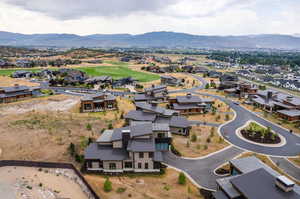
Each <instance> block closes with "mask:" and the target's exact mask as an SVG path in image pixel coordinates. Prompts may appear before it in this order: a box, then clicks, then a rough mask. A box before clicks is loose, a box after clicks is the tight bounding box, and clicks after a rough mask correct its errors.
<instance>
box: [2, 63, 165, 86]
mask: <svg viewBox="0 0 300 199" xmlns="http://www.w3.org/2000/svg"><path fill="white" fill-rule="evenodd" d="M105 63H107V64H112V66H96V67H77V68H76V69H78V70H81V71H83V72H86V73H87V74H88V75H89V76H102V75H108V76H111V77H112V78H113V79H120V78H123V77H129V76H130V77H133V78H134V79H137V80H139V81H140V82H149V81H154V80H157V79H159V75H155V74H149V73H144V72H139V71H134V70H132V69H130V68H129V67H128V64H127V63H123V62H114V61H106V62H105ZM17 70H24V71H31V72H38V71H41V70H42V69H40V68H33V69H32V68H31V69H0V75H4V76H10V75H11V74H12V73H13V72H15V71H17ZM51 70H54V69H51Z"/></svg>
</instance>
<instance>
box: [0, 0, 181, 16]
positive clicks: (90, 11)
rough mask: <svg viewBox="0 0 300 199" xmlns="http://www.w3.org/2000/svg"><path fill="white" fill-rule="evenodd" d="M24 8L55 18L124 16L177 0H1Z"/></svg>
mask: <svg viewBox="0 0 300 199" xmlns="http://www.w3.org/2000/svg"><path fill="white" fill-rule="evenodd" d="M2 1H3V2H4V3H7V4H11V5H15V6H18V7H21V8H23V9H26V10H30V11H34V12H40V13H43V14H45V15H47V16H50V17H54V18H57V19H62V20H68V19H78V18H82V17H86V16H125V15H129V14H131V13H134V12H153V11H157V10H161V9H164V8H165V7H168V6H169V5H172V4H176V3H177V2H178V1H179V0H2Z"/></svg>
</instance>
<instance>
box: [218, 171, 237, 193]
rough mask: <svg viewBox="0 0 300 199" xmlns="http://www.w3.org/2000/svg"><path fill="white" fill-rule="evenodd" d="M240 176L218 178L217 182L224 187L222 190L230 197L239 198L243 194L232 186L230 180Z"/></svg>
mask: <svg viewBox="0 0 300 199" xmlns="http://www.w3.org/2000/svg"><path fill="white" fill-rule="evenodd" d="M236 177H238V176H229V177H226V178H219V179H217V180H216V182H217V184H218V185H219V186H220V187H221V188H222V190H223V191H224V192H225V193H226V194H227V195H228V196H229V197H230V198H237V197H239V196H241V194H240V193H239V192H238V191H237V190H236V189H235V188H234V187H233V186H232V184H231V182H230V180H231V179H233V178H236Z"/></svg>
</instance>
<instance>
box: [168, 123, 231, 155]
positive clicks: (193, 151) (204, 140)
mask: <svg viewBox="0 0 300 199" xmlns="http://www.w3.org/2000/svg"><path fill="white" fill-rule="evenodd" d="M173 145H174V147H175V148H176V149H177V150H178V151H179V152H180V153H181V155H182V156H184V157H192V158H195V157H200V156H205V155H208V154H210V153H212V152H215V151H219V150H221V149H223V148H225V147H227V146H228V143H227V142H225V141H224V139H223V138H221V137H220V136H219V135H218V133H217V128H216V127H209V126H202V125H201V126H194V127H193V128H192V130H191V133H190V136H189V137H184V136H179V135H173Z"/></svg>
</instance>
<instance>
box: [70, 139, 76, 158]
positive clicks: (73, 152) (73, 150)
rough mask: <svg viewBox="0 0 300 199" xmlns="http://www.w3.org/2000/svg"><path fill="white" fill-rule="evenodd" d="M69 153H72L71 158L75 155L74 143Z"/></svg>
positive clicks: (71, 144)
mask: <svg viewBox="0 0 300 199" xmlns="http://www.w3.org/2000/svg"><path fill="white" fill-rule="evenodd" d="M69 152H70V154H71V156H74V155H75V144H73V143H72V142H71V143H70V145H69Z"/></svg>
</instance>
